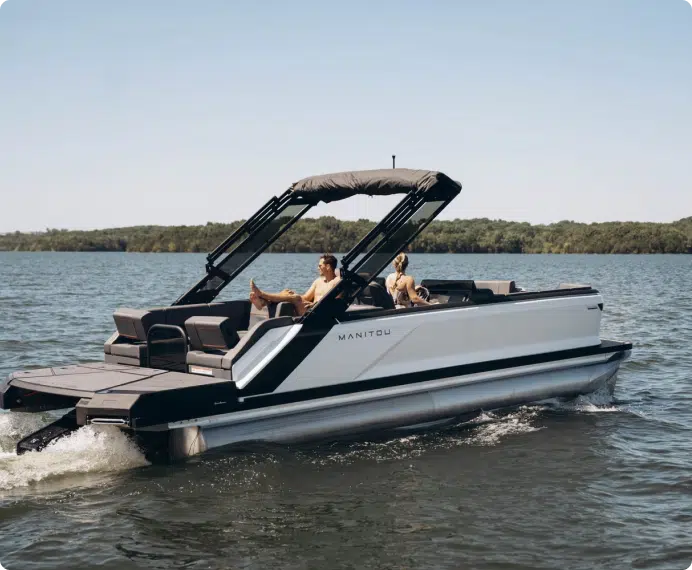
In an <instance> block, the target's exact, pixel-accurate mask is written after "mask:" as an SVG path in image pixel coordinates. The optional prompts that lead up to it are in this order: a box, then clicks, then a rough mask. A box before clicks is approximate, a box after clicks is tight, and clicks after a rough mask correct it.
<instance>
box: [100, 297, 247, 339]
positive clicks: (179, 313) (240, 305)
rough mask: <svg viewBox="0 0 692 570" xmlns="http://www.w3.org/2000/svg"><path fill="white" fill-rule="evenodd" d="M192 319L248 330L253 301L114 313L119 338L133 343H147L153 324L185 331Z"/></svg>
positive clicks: (119, 310) (127, 309) (125, 309)
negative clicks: (226, 322)
mask: <svg viewBox="0 0 692 570" xmlns="http://www.w3.org/2000/svg"><path fill="white" fill-rule="evenodd" d="M191 317H228V318H229V319H230V320H231V325H232V328H234V329H235V330H247V329H248V328H249V324H250V323H249V321H250V301H249V300H247V299H246V300H238V301H228V302H224V303H211V304H206V303H200V304H195V305H173V306H170V307H156V308H153V309H129V308H119V309H117V310H116V311H115V312H114V313H113V320H114V321H115V326H116V328H117V330H118V334H120V335H121V336H123V337H125V338H128V339H130V340H137V341H145V340H147V333H148V332H149V327H151V325H154V324H162V325H175V326H178V327H184V326H185V322H186V321H187V320H188V319H190V318H191Z"/></svg>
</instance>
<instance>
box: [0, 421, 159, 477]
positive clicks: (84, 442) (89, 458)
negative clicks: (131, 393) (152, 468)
mask: <svg viewBox="0 0 692 570" xmlns="http://www.w3.org/2000/svg"><path fill="white" fill-rule="evenodd" d="M147 464H148V462H147V461H146V459H145V458H144V455H143V454H142V453H141V452H140V451H139V449H138V448H137V446H136V445H135V444H134V443H133V442H132V441H131V440H130V439H128V437H127V436H126V435H125V434H124V433H123V432H122V431H120V430H119V429H118V428H117V427H114V426H86V427H82V428H80V429H78V430H77V431H75V432H74V433H72V434H70V435H69V436H67V437H64V438H61V439H58V440H56V441H54V442H52V443H50V444H49V445H48V446H46V448H45V449H44V450H42V451H40V452H35V451H34V452H29V453H25V454H23V455H20V456H17V455H16V454H14V453H8V452H4V453H2V454H0V490H9V489H13V488H16V487H25V486H28V485H30V484H32V483H36V482H39V481H43V480H46V479H49V478H54V477H60V476H64V475H68V474H77V473H105V472H116V471H123V470H126V469H132V468H135V467H141V466H143V465H147Z"/></svg>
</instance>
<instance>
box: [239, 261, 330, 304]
mask: <svg viewBox="0 0 692 570" xmlns="http://www.w3.org/2000/svg"><path fill="white" fill-rule="evenodd" d="M317 269H318V271H319V272H320V276H319V277H318V278H317V279H315V281H313V283H312V285H311V286H310V289H308V290H307V291H306V292H305V294H303V295H298V294H297V293H296V292H295V291H292V290H290V289H284V290H283V291H281V292H280V293H266V292H264V291H262V290H261V289H260V288H259V287H257V285H255V281H254V279H250V301H251V302H252V304H253V305H254V306H255V307H257V308H258V309H262V308H263V307H265V306H266V305H267V303H286V302H288V303H293V305H294V306H295V308H296V314H297V315H298V316H300V315H303V314H305V311H307V310H308V309H309V308H310V307H311V306H312V305H314V304H315V303H317V302H319V301H320V299H322V297H324V296H325V295H326V294H327V293H329V291H330V290H331V288H332V287H334V285H336V284H337V283H338V282H339V280H340V278H339V277H337V276H336V257H334V256H333V255H331V254H329V253H325V254H324V255H322V257H320V261H319V264H318V265H317Z"/></svg>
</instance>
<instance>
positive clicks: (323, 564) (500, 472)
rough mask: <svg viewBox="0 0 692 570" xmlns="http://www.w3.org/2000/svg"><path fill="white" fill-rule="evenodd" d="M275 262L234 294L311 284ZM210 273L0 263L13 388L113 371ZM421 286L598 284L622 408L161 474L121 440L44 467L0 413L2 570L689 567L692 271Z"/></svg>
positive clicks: (661, 269) (289, 260)
mask: <svg viewBox="0 0 692 570" xmlns="http://www.w3.org/2000/svg"><path fill="white" fill-rule="evenodd" d="M317 259H318V256H317V255H279V254H276V255H265V256H263V257H261V258H260V259H259V260H258V262H257V263H256V264H255V265H253V266H252V273H251V274H250V273H248V274H247V275H244V276H243V277H242V279H239V280H238V285H237V286H236V287H234V288H232V290H231V291H229V292H228V294H225V295H223V297H224V298H230V297H231V296H232V295H245V294H246V293H247V282H248V279H249V277H251V276H254V277H255V278H256V279H257V282H258V284H259V285H260V287H267V288H268V289H275V288H278V287H283V286H290V287H292V288H296V289H301V288H306V287H307V286H308V285H309V283H310V282H311V280H312V279H313V278H314V276H315V273H316V265H317ZM203 264H204V256H203V255H193V254H119V253H94V254H91V253H0V374H1V375H3V376H4V375H6V374H8V373H10V372H12V371H14V370H18V369H22V368H28V367H36V366H52V365H60V364H66V363H72V362H77V361H85V360H102V358H103V342H104V341H105V340H106V339H107V338H108V336H110V334H111V332H112V331H113V330H114V327H113V322H112V317H111V315H112V312H113V310H114V309H115V308H117V307H120V306H133V307H144V306H147V305H160V304H169V303H170V302H172V301H173V300H175V299H176V298H177V297H178V296H179V295H180V294H181V293H183V292H184V291H185V290H187V288H189V287H190V286H191V285H192V284H193V283H194V282H195V281H196V280H197V279H198V278H199V277H200V276H201V274H202V267H203ZM409 272H410V273H411V274H413V275H414V276H415V277H416V278H417V279H421V278H426V277H443V278H445V277H446V278H450V277H456V278H476V279H494V278H495V279H506V278H513V279H515V280H516V281H517V283H518V284H519V285H521V286H524V287H528V288H550V287H554V286H556V285H557V284H558V283H560V282H575V281H579V282H588V283H590V284H592V285H593V286H594V287H596V288H597V289H599V290H600V291H601V293H602V294H603V295H604V297H605V310H604V314H603V327H602V336H603V337H605V338H613V339H617V340H631V341H633V343H634V350H633V352H632V358H631V360H629V361H628V362H627V363H625V364H624V365H623V367H622V368H621V371H620V373H619V378H618V384H617V387H616V391H615V396H614V398H612V399H608V398H607V397H606V396H604V395H601V394H596V395H594V396H591V397H589V398H581V399H579V400H577V401H575V402H572V403H570V404H563V405H560V404H558V403H557V402H546V403H543V404H541V405H534V406H526V407H522V408H520V409H518V410H515V411H512V412H511V413H505V414H495V415H493V414H484V415H483V416H481V418H480V419H479V420H477V421H476V422H474V423H472V424H470V425H462V426H455V427H451V428H446V429H443V430H442V429H440V430H431V431H428V432H425V433H418V434H415V435H407V436H406V437H396V438H381V439H359V440H355V441H351V442H340V443H332V444H322V445H313V446H299V447H269V448H263V449H248V450H247V451H243V452H219V453H214V454H210V455H206V456H202V457H197V458H193V459H191V460H189V461H187V462H184V463H180V464H176V465H168V466H151V465H147V463H146V461H145V460H144V458H143V457H142V455H141V454H140V453H139V452H138V451H137V450H136V449H135V448H134V447H132V445H131V444H130V443H129V441H128V440H127V439H126V438H124V437H123V436H122V435H121V434H120V433H119V432H118V431H117V430H115V431H111V430H108V429H95V428H91V427H89V428H82V429H80V430H78V431H77V432H76V433H75V434H73V435H72V436H70V437H68V438H66V439H63V440H61V441H59V442H57V443H56V444H54V445H52V446H50V447H49V448H48V449H46V450H44V451H43V452H41V453H33V454H27V455H24V456H22V457H17V456H16V455H15V454H14V445H15V443H16V442H17V441H18V440H19V439H20V438H21V437H23V436H24V435H27V434H28V433H30V432H31V431H33V430H34V429H36V428H37V427H39V426H40V425H42V423H45V422H47V421H49V419H50V418H49V416H48V415H44V416H38V417H36V416H30V415H24V414H15V413H12V414H10V413H2V412H0V564H2V565H4V566H5V567H6V568H7V569H8V570H27V569H32V568H33V569H62V568H65V569H68V568H69V569H75V568H108V569H110V568H112V569H127V568H161V569H169V568H188V569H202V568H204V569H217V568H258V569H266V568H281V569H285V568H301V569H303V568H421V569H423V568H425V569H428V568H478V569H508V568H511V569H520V568H526V569H529V568H531V569H535V568H545V569H551V570H552V569H556V568H560V569H564V568H569V569H580V568H584V569H594V568H608V569H612V568H666V569H668V568H669V569H671V570H684V569H686V568H687V567H688V566H689V565H690V563H692V354H691V353H690V345H691V344H692V286H691V283H692V256H665V255H662V256H588V255H584V256H582V255H573V256H551V255H535V256H530V255H438V256H436V255H413V256H411V265H410V268H409Z"/></svg>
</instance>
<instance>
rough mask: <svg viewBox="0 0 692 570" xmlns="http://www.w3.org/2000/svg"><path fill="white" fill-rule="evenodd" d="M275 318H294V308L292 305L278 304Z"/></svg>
mask: <svg viewBox="0 0 692 570" xmlns="http://www.w3.org/2000/svg"><path fill="white" fill-rule="evenodd" d="M274 316H275V317H295V316H296V306H295V305H294V304H293V303H285V302H284V303H279V304H278V305H276V312H275V313H274Z"/></svg>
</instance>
